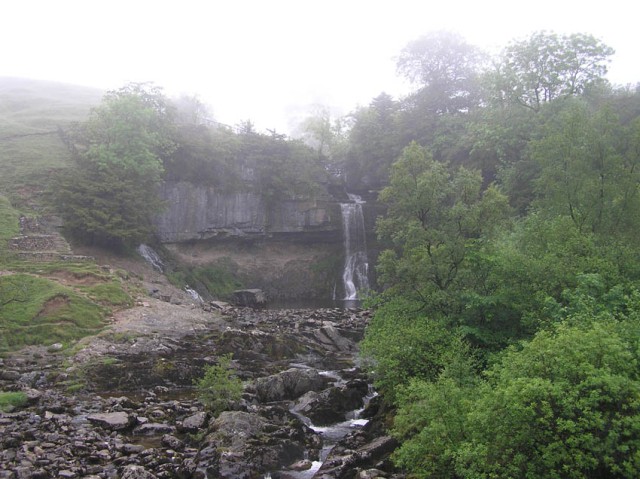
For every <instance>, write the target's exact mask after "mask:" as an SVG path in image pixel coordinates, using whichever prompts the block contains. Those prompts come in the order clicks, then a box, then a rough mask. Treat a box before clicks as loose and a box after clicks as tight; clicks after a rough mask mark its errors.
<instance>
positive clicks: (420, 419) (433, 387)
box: [393, 341, 480, 478]
mask: <svg viewBox="0 0 640 479" xmlns="http://www.w3.org/2000/svg"><path fill="white" fill-rule="evenodd" d="M445 355H446V357H447V364H446V366H445V367H444V368H443V370H442V372H441V373H440V374H439V375H438V377H437V379H436V380H434V381H425V380H424V379H412V380H411V382H410V383H409V384H408V385H407V386H405V387H403V388H401V389H400V393H399V394H398V398H397V400H396V404H397V406H398V413H397V415H396V417H395V420H394V425H393V434H394V436H395V437H397V438H398V439H399V440H401V441H403V442H402V446H401V447H400V448H399V449H398V450H396V451H395V453H394V455H393V460H394V462H395V463H396V464H397V465H399V466H401V467H403V468H405V469H407V470H410V471H412V472H414V473H415V475H416V476H417V477H442V478H444V477H453V476H455V460H456V452H457V446H458V445H459V444H460V443H462V442H463V441H464V440H466V438H467V436H468V431H467V427H466V416H467V414H468V413H469V411H470V410H471V406H472V404H473V400H474V397H475V394H476V391H477V389H478V386H479V383H480V379H479V378H478V376H477V372H476V371H477V364H475V361H474V358H473V355H472V353H471V351H470V349H469V347H468V346H467V345H466V344H465V343H463V342H461V341H457V342H454V343H453V344H452V348H451V349H450V350H448V351H447V352H446V353H445Z"/></svg>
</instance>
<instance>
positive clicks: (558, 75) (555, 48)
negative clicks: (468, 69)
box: [487, 31, 614, 110]
mask: <svg viewBox="0 0 640 479" xmlns="http://www.w3.org/2000/svg"><path fill="white" fill-rule="evenodd" d="M613 53H614V51H613V49H612V48H610V47H608V46H607V45H605V44H604V43H602V42H601V41H600V40H598V39H596V38H595V37H593V36H592V35H587V34H582V33H575V34H572V35H557V34H555V33H549V32H544V31H542V32H536V33H534V34H532V35H531V36H530V37H529V38H527V39H525V40H520V41H516V42H513V43H512V44H510V45H509V46H507V48H505V50H504V52H503V55H502V59H501V60H500V61H499V62H498V64H497V65H496V69H495V70H494V71H493V72H490V73H489V74H488V75H489V76H488V77H487V78H488V79H489V80H488V81H489V83H490V84H491V85H492V90H493V92H494V94H495V95H496V99H498V100H499V101H501V102H505V101H506V102H515V103H517V104H519V105H521V106H525V107H527V108H531V109H533V110H539V109H540V108H541V106H542V105H543V104H545V103H548V102H551V101H553V100H555V99H557V98H561V97H568V96H574V95H580V94H582V93H584V92H585V91H586V90H587V89H589V88H591V87H593V86H596V85H598V84H600V83H602V82H604V75H605V74H606V72H607V66H606V65H607V62H608V58H609V57H610V56H611V55H613Z"/></svg>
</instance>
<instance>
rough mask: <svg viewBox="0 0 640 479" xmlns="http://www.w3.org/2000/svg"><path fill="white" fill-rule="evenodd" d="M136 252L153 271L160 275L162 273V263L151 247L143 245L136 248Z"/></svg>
mask: <svg viewBox="0 0 640 479" xmlns="http://www.w3.org/2000/svg"><path fill="white" fill-rule="evenodd" d="M137 251H138V253H139V254H140V256H142V257H143V258H144V259H145V261H146V262H147V263H149V264H150V265H151V266H153V268H154V269H156V270H158V271H160V272H161V273H162V272H163V271H164V263H163V262H162V260H161V259H160V256H159V255H158V253H156V252H155V251H154V250H153V248H151V246H147V245H146V244H144V243H143V244H141V245H140V246H138V248H137Z"/></svg>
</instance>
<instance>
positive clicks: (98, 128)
mask: <svg viewBox="0 0 640 479" xmlns="http://www.w3.org/2000/svg"><path fill="white" fill-rule="evenodd" d="M171 125H172V122H171V117H170V110H169V107H168V105H167V103H166V101H165V99H164V97H163V96H162V95H161V93H160V91H159V90H158V89H157V88H154V87H149V86H147V85H139V84H134V85H128V86H126V87H124V88H122V89H120V90H118V91H113V92H110V93H108V94H107V95H106V96H105V97H104V99H103V102H102V104H101V105H100V106H99V107H97V108H95V109H94V110H93V111H92V112H91V115H90V117H89V119H88V120H87V121H86V122H85V123H83V124H81V125H78V126H77V128H76V129H75V131H73V132H72V133H71V135H70V147H71V148H72V151H73V152H74V156H75V160H76V164H77V167H76V168H75V169H73V170H70V171H65V172H64V173H63V174H62V175H61V177H60V178H59V179H58V181H57V182H56V186H55V189H54V196H55V198H56V204H57V207H58V209H59V211H60V213H61V214H62V217H63V219H64V221H65V227H66V228H67V229H68V230H69V231H70V232H71V233H72V234H73V235H74V236H75V237H76V238H78V239H79V240H82V241H84V242H87V243H90V244H102V245H106V246H112V247H121V246H124V245H128V244H135V243H136V242H140V241H143V240H145V239H146V238H147V237H148V236H149V235H151V234H152V231H153V226H152V216H153V214H154V213H156V212H157V211H158V210H159V209H160V207H161V202H160V198H159V195H158V186H159V184H160V182H161V180H162V175H163V171H164V168H163V158H166V157H167V156H168V155H170V154H171V153H172V151H173V149H174V144H173V142H172V141H171V140H170V138H171V134H170V132H171Z"/></svg>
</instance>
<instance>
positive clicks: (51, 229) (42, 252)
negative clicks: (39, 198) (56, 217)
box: [8, 216, 94, 262]
mask: <svg viewBox="0 0 640 479" xmlns="http://www.w3.org/2000/svg"><path fill="white" fill-rule="evenodd" d="M8 246H9V250H11V251H13V252H14V253H15V255H16V256H17V257H18V258H20V259H22V260H27V261H40V262H45V261H69V262H73V261H92V260H93V259H94V258H93V257H91V256H83V255H76V254H73V251H72V250H71V246H70V245H69V243H68V242H67V240H65V239H64V238H63V237H62V235H61V234H60V233H59V232H58V231H57V225H56V222H55V221H52V220H51V219H46V218H27V217H26V216H22V217H21V218H20V236H16V237H14V238H11V239H10V240H9V242H8Z"/></svg>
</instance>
